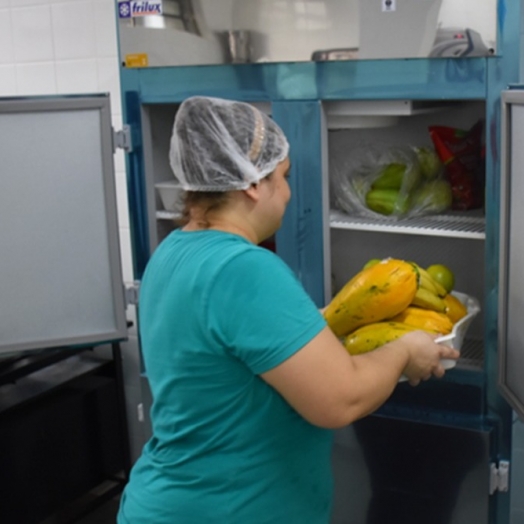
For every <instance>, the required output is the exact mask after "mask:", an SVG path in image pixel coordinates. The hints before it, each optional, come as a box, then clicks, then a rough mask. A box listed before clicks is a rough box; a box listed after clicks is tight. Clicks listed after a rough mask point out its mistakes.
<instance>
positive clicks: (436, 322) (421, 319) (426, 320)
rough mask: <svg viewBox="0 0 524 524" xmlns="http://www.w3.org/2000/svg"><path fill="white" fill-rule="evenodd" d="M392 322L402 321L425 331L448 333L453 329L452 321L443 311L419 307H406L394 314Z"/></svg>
mask: <svg viewBox="0 0 524 524" xmlns="http://www.w3.org/2000/svg"><path fill="white" fill-rule="evenodd" d="M391 321H392V322H402V323H403V324H407V325H408V326H413V327H416V328H418V329H423V330H425V331H431V332H433V333H440V334H441V335H448V334H449V333H451V330H452V329H453V322H451V320H450V318H449V317H448V316H447V315H445V314H444V313H438V312H437V311H431V310H430V309H423V308H420V307H414V306H410V307H407V308H406V309H405V310H404V311H402V313H399V314H398V315H395V316H394V317H393V318H392V319H391Z"/></svg>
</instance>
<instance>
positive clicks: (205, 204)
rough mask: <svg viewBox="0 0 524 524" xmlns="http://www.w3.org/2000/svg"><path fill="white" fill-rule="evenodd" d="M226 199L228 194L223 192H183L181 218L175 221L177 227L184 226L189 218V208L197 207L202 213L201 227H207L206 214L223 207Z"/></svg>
mask: <svg viewBox="0 0 524 524" xmlns="http://www.w3.org/2000/svg"><path fill="white" fill-rule="evenodd" d="M228 198H229V195H228V192H223V191H185V192H184V198H183V209H182V216H181V218H179V219H177V221H176V222H177V225H179V226H185V225H186V224H187V223H188V222H189V220H190V218H191V208H193V207H199V208H201V209H202V211H203V213H202V225H203V227H209V222H208V220H207V214H208V213H209V212H210V211H214V210H216V209H220V208H221V207H223V206H224V204H225V203H226V202H227V200H228Z"/></svg>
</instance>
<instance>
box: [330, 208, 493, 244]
mask: <svg viewBox="0 0 524 524" xmlns="http://www.w3.org/2000/svg"><path fill="white" fill-rule="evenodd" d="M329 222H330V227H331V228H333V229H349V230H353V231H373V232H376V233H402V234H409V235H428V236H440V237H452V238H469V239H480V240H483V239H485V238H486V233H485V219H484V217H483V216H470V215H468V216H465V215H464V213H460V214H459V213H457V214H453V213H450V214H446V215H432V216H425V217H416V218H404V219H398V220H392V219H390V218H361V217H352V216H350V215H347V214H345V213H343V212H341V211H337V210H331V211H330V216H329Z"/></svg>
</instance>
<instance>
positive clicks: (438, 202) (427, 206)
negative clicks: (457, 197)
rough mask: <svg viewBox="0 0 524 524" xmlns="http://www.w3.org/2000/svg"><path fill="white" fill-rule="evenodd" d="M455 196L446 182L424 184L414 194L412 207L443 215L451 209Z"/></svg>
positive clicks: (434, 181)
mask: <svg viewBox="0 0 524 524" xmlns="http://www.w3.org/2000/svg"><path fill="white" fill-rule="evenodd" d="M452 200H453V194H452V191H451V186H450V185H449V183H448V182H447V181H446V180H441V179H438V180H433V181H431V182H426V183H425V184H422V185H421V186H420V187H419V188H417V189H416V190H415V192H414V193H413V198H412V200H411V205H412V208H413V209H416V210H419V211H424V212H429V213H441V212H442V211H445V210H446V209H449V208H450V207H451V202H452Z"/></svg>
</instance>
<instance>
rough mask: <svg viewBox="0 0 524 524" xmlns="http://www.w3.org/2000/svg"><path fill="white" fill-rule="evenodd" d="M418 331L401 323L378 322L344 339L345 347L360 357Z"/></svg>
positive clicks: (363, 327)
mask: <svg viewBox="0 0 524 524" xmlns="http://www.w3.org/2000/svg"><path fill="white" fill-rule="evenodd" d="M416 329H417V328H415V327H412V326H408V325H407V324H402V323H400V322H376V323H373V324H368V325H366V326H362V327H361V328H359V329H357V330H356V331H354V332H353V333H350V334H349V335H348V336H347V337H346V338H345V339H344V347H345V348H346V349H347V350H348V352H349V353H350V354H351V355H360V354H362V353H367V352H368V351H373V350H374V349H377V348H379V347H381V346H383V345H384V344H387V343H388V342H392V341H393V340H396V339H397V338H400V337H401V336H403V335H405V334H406V333H409V332H410V331H415V330H416Z"/></svg>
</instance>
